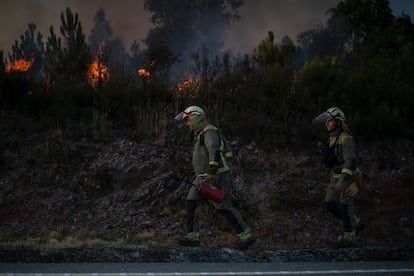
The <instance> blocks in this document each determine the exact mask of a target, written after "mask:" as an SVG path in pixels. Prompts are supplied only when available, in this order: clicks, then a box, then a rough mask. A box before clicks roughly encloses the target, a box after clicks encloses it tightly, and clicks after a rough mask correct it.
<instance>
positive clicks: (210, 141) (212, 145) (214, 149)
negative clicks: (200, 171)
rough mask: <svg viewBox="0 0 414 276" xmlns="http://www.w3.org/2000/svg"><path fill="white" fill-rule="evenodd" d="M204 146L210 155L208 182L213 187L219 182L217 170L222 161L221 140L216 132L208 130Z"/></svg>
mask: <svg viewBox="0 0 414 276" xmlns="http://www.w3.org/2000/svg"><path fill="white" fill-rule="evenodd" d="M204 143H205V144H204V145H205V147H206V150H207V153H208V168H207V177H206V180H207V182H208V183H210V184H211V185H214V184H216V182H217V170H218V167H219V160H220V140H219V136H218V135H217V132H216V131H215V130H208V131H206V133H205V138H204Z"/></svg>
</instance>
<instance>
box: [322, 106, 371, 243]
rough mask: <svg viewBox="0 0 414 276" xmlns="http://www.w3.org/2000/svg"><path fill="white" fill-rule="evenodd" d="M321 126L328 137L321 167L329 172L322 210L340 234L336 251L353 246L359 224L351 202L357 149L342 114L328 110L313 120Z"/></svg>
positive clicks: (358, 180) (358, 182)
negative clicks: (340, 228)
mask: <svg viewBox="0 0 414 276" xmlns="http://www.w3.org/2000/svg"><path fill="white" fill-rule="evenodd" d="M314 120H315V121H316V122H320V123H324V124H325V127H326V130H327V131H328V134H329V139H328V147H327V151H326V153H325V163H326V165H327V166H328V167H329V169H330V183H329V184H328V186H327V190H326V195H325V206H326V209H327V210H328V211H329V212H330V213H332V214H333V215H334V216H335V217H336V218H338V219H339V220H340V221H341V222H342V225H343V228H344V233H343V237H342V239H341V240H340V241H339V242H338V244H337V246H338V247H350V246H353V245H354V244H355V240H356V238H357V236H358V234H359V232H360V231H361V230H362V228H363V224H362V223H361V220H360V218H359V217H358V216H356V215H355V211H354V209H355V207H354V198H355V196H356V195H357V194H358V192H359V191H360V189H361V188H362V183H363V182H362V176H361V172H360V170H359V168H358V166H357V147H356V143H355V140H354V138H353V137H352V136H351V132H350V130H349V128H348V127H347V125H346V123H345V114H344V112H343V111H342V110H341V109H340V108H338V107H331V108H329V109H328V110H326V111H325V112H323V113H321V114H319V115H318V116H317V117H315V119H314Z"/></svg>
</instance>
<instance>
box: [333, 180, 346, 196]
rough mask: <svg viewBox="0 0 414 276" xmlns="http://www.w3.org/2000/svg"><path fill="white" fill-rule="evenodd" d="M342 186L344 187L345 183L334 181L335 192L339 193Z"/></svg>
mask: <svg viewBox="0 0 414 276" xmlns="http://www.w3.org/2000/svg"><path fill="white" fill-rule="evenodd" d="M344 188H345V185H344V183H343V182H342V181H338V182H336V183H335V191H336V192H338V193H340V192H342V191H343V190H344Z"/></svg>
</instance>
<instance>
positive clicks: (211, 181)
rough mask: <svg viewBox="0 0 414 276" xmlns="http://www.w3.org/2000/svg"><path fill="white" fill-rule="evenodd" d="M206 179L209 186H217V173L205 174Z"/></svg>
mask: <svg viewBox="0 0 414 276" xmlns="http://www.w3.org/2000/svg"><path fill="white" fill-rule="evenodd" d="M206 181H207V183H208V184H210V185H211V186H213V187H215V188H217V175H216V174H207V177H206Z"/></svg>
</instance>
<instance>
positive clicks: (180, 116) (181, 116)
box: [174, 111, 186, 121]
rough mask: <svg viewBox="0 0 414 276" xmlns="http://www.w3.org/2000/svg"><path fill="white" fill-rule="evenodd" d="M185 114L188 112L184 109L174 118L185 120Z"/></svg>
mask: <svg viewBox="0 0 414 276" xmlns="http://www.w3.org/2000/svg"><path fill="white" fill-rule="evenodd" d="M184 115H186V114H185V113H184V111H182V112H180V113H178V114H177V115H176V116H175V117H174V120H177V121H181V120H184V119H185V118H183V117H184Z"/></svg>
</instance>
